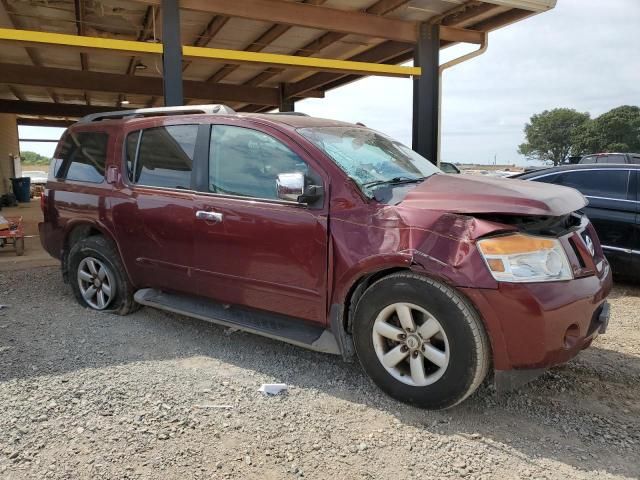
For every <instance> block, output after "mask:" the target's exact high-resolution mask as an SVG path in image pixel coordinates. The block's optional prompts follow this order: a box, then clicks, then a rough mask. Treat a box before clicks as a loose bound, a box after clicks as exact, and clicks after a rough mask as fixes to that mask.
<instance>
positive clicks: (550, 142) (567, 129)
mask: <svg viewBox="0 0 640 480" xmlns="http://www.w3.org/2000/svg"><path fill="white" fill-rule="evenodd" d="M588 121H589V114H588V113H581V112H578V111H576V110H573V109H570V108H555V109H553V110H545V111H544V112H542V113H538V114H536V115H533V116H532V117H531V120H530V122H529V123H527V124H526V125H525V127H524V134H525V137H526V140H527V141H526V142H525V143H523V144H521V145H520V147H519V148H518V153H520V154H521V155H524V156H526V157H527V158H528V159H532V160H543V161H552V162H553V164H554V165H558V164H560V163H562V162H563V161H565V160H566V159H567V158H568V157H570V156H571V155H577V154H579V153H581V152H579V151H577V150H576V149H575V146H574V144H573V138H574V135H575V133H576V130H577V129H578V128H580V127H582V126H583V125H584V124H585V123H587V122H588Z"/></svg>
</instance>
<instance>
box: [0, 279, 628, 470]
mask: <svg viewBox="0 0 640 480" xmlns="http://www.w3.org/2000/svg"><path fill="white" fill-rule="evenodd" d="M51 278H52V282H51V283H47V284H46V287H44V290H45V291H42V292H37V295H34V297H33V302H27V301H23V302H21V303H20V304H15V305H13V306H10V307H9V308H8V309H5V310H1V311H0V363H1V365H2V368H1V369H0V387H1V382H7V381H19V380H20V379H24V378H27V377H33V376H40V375H54V376H55V375H63V374H65V373H66V372H72V371H75V370H79V369H95V368H101V367H107V366H111V365H127V364H131V363H134V362H147V361H164V360H167V361H170V360H176V359H185V358H190V357H194V356H206V357H210V358H213V359H215V360H217V361H220V362H226V363H229V364H232V365H234V366H237V367H239V368H242V369H247V370H251V371H253V372H256V373H257V374H258V377H257V380H256V381H265V382H267V381H268V382H284V383H288V384H290V385H294V386H296V387H297V388H300V389H312V390H317V391H320V392H323V393H325V394H327V395H330V396H333V397H336V398H339V399H342V400H345V401H348V402H352V403H356V404H360V405H364V406H366V407H370V408H374V409H377V410H379V411H381V412H387V413H389V414H391V415H393V416H395V417H396V418H397V419H398V420H399V421H400V422H401V423H403V424H407V425H413V426H414V427H417V428H420V429H423V430H425V431H431V432H438V433H442V434H444V435H458V436H460V435H461V436H467V437H468V438H469V439H470V440H472V439H473V440H474V441H482V442H485V443H487V444H488V445H489V446H490V447H491V448H495V449H498V450H500V449H504V448H505V446H506V445H508V446H509V447H511V448H514V449H516V450H517V451H519V452H521V453H522V455H523V456H526V457H527V458H540V457H542V458H546V459H550V460H553V461H557V462H561V463H565V464H569V465H572V466H573V467H575V468H578V469H582V470H585V471H589V472H593V471H596V470H599V471H603V470H604V471H606V472H609V473H615V474H623V475H627V476H631V477H636V476H639V475H640V466H639V463H640V462H638V460H637V459H638V458H640V452H639V446H640V434H639V432H640V421H639V418H640V407H638V400H637V399H638V398H639V397H640V380H639V372H640V358H639V357H635V356H630V355H626V354H623V353H620V352H615V351H611V350H605V349H601V348H597V347H592V349H591V350H590V351H589V352H586V353H585V354H584V355H583V356H582V357H581V358H580V359H579V360H577V361H575V362H572V363H570V364H569V365H568V366H564V367H561V368H558V369H554V370H553V371H551V372H548V373H546V374H545V375H544V376H543V377H541V378H539V379H538V380H536V381H534V382H532V383H531V384H530V385H528V386H526V387H523V388H522V389H521V390H520V391H518V392H514V393H511V394H509V395H506V396H504V397H500V398H498V397H496V395H495V393H494V392H493V390H492V389H491V388H490V387H489V386H487V385H485V386H483V387H482V388H481V390H480V391H479V392H478V393H477V394H476V395H474V396H473V397H472V398H471V399H469V400H467V401H466V402H465V403H464V404H462V405H461V406H459V407H456V408H454V409H452V410H449V411H445V412H429V411H422V410H418V409H415V408H412V407H409V406H406V405H403V404H401V403H398V402H395V401H394V400H392V399H390V398H388V397H386V396H385V395H383V394H382V393H380V392H379V391H378V390H377V388H376V387H375V386H374V385H373V384H372V383H371V382H370V381H369V380H368V379H367V378H366V377H365V375H364V374H363V372H362V371H361V369H360V368H359V366H358V365H357V363H355V364H346V363H343V362H342V361H341V359H339V358H338V357H333V356H329V355H322V354H317V353H314V352H310V351H306V350H304V349H302V348H297V347H293V346H290V345H286V344H283V343H280V342H276V341H272V340H269V339H265V338H261V337H257V336H253V335H249V334H244V333H240V332H237V333H231V334H229V332H228V330H225V329H223V328H221V327H219V326H216V325H212V324H208V323H205V322H201V321H198V320H193V319H189V318H185V317H181V316H179V315H173V314H168V313H164V312H160V311H156V310H152V309H148V308H146V309H143V310H141V311H139V312H137V313H135V314H133V315H130V316H128V317H117V316H113V315H107V314H98V313H95V312H92V311H89V310H85V309H82V308H81V307H79V306H78V305H77V304H76V303H75V301H74V300H73V298H72V296H71V293H70V292H69V291H68V288H67V287H66V286H64V285H62V283H61V282H60V281H59V280H53V279H55V278H58V277H57V276H51ZM7 303H9V302H7ZM256 388H257V385H256ZM634 442H635V443H634ZM634 459H635V460H634ZM469 461H472V460H469Z"/></svg>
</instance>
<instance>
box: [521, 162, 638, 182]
mask: <svg viewBox="0 0 640 480" xmlns="http://www.w3.org/2000/svg"><path fill="white" fill-rule="evenodd" d="M620 169H629V170H640V165H639V164H633V163H576V164H573V165H561V166H559V167H549V168H541V169H539V170H534V171H533V172H526V173H522V174H519V175H513V176H512V177H511V178H519V179H524V180H526V179H528V178H536V177H539V176H541V175H548V174H550V173H562V172H573V171H576V170H620Z"/></svg>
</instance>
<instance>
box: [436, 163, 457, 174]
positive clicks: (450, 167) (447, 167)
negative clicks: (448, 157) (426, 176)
mask: <svg viewBox="0 0 640 480" xmlns="http://www.w3.org/2000/svg"><path fill="white" fill-rule="evenodd" d="M440 170H442V171H443V172H444V173H454V174H457V173H460V169H459V168H458V167H456V166H455V165H454V164H453V163H449V162H440Z"/></svg>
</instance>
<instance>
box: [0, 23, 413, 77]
mask: <svg viewBox="0 0 640 480" xmlns="http://www.w3.org/2000/svg"><path fill="white" fill-rule="evenodd" d="M0 41H4V42H11V43H21V44H28V45H33V46H54V47H55V46H57V47H67V48H75V49H79V50H89V51H92V50H93V51H96V50H98V51H104V52H117V53H125V54H132V53H133V54H153V55H161V54H162V44H160V43H148V42H136V41H130V40H115V39H111V38H99V37H85V36H78V35H66V34H61V33H49V32H37V31H33V30H17V29H9V28H0ZM182 53H183V57H185V58H190V59H203V60H216V61H222V62H226V63H240V64H247V63H248V64H260V65H269V66H280V67H289V68H301V69H305V70H314V71H315V70H317V71H327V72H338V73H349V74H357V75H379V76H389V77H408V76H412V75H420V68H419V67H403V66H400V65H386V64H380V63H367V62H352V61H349V60H332V59H328V58H315V57H299V56H295V55H279V54H274V53H261V52H245V51H240V50H227V49H220V48H207V47H191V46H183V47H182Z"/></svg>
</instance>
